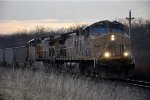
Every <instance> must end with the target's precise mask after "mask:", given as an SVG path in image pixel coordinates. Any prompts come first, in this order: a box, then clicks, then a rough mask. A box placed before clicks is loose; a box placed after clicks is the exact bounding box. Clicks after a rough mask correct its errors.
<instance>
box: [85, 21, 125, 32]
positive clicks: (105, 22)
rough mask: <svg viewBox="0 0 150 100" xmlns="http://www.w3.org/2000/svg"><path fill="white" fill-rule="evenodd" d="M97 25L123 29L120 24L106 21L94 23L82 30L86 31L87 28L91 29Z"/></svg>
mask: <svg viewBox="0 0 150 100" xmlns="http://www.w3.org/2000/svg"><path fill="white" fill-rule="evenodd" d="M97 25H106V26H108V27H112V26H113V25H118V26H120V27H124V25H123V24H122V23H120V22H118V21H113V22H111V21H108V20H103V21H99V22H95V23H93V24H91V25H89V26H86V27H84V28H82V29H83V30H84V29H87V28H89V27H93V26H97Z"/></svg>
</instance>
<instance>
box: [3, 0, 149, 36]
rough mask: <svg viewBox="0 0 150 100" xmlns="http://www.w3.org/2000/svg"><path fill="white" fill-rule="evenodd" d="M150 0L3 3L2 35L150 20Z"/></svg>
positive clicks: (13, 0)
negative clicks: (131, 18) (113, 21)
mask: <svg viewBox="0 0 150 100" xmlns="http://www.w3.org/2000/svg"><path fill="white" fill-rule="evenodd" d="M149 5H150V0H0V34H11V33H13V32H16V31H18V30H22V29H26V30H32V29H34V28H35V27H36V26H43V27H47V28H52V29H57V28H62V27H70V26H73V25H79V24H89V23H93V22H97V21H101V20H115V19H120V18H122V19H125V18H126V17H128V13H129V10H132V16H134V17H135V18H139V17H140V18H144V19H150V6H149Z"/></svg>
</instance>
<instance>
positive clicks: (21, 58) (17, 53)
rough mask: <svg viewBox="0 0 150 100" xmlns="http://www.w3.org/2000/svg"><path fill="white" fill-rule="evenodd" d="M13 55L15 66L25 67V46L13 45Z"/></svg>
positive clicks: (26, 56)
mask: <svg viewBox="0 0 150 100" xmlns="http://www.w3.org/2000/svg"><path fill="white" fill-rule="evenodd" d="M13 55H14V57H13V62H14V65H15V67H26V65H27V58H28V47H27V46H20V47H14V48H13Z"/></svg>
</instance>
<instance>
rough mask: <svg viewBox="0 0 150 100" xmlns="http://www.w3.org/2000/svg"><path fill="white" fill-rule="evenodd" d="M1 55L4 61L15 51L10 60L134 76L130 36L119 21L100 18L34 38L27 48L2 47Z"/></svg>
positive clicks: (75, 71)
mask: <svg viewBox="0 0 150 100" xmlns="http://www.w3.org/2000/svg"><path fill="white" fill-rule="evenodd" d="M11 50H12V51H11ZM7 51H10V52H9V53H11V54H8V53H7ZM0 55H1V58H0V61H1V62H2V61H3V60H4V62H6V60H7V58H8V56H10V55H11V56H12V57H11V56H10V57H9V58H10V59H11V60H10V59H9V61H7V63H9V64H10V63H14V62H15V64H16V63H17V64H19V65H23V66H25V65H30V66H35V65H36V63H38V64H39V62H40V63H42V64H51V65H52V64H53V65H58V66H60V67H59V68H61V69H62V70H67V71H71V72H73V73H84V74H95V75H99V76H113V75H115V76H117V77H118V76H120V75H123V76H130V75H131V74H132V72H133V70H134V64H135V62H134V57H133V55H132V54H131V48H130V37H129V36H128V35H127V34H126V33H125V32H124V25H122V24H120V23H118V22H116V21H114V22H110V21H100V22H97V23H94V24H92V25H90V26H87V27H84V28H80V29H78V30H75V31H73V32H70V33H65V34H59V35H55V36H50V37H46V38H41V39H33V40H31V41H29V42H28V45H27V46H25V47H24V48H21V47H18V48H13V49H10V50H9V49H8V50H7V49H4V50H0Z"/></svg>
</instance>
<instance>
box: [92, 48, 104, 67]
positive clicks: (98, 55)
mask: <svg viewBox="0 0 150 100" xmlns="http://www.w3.org/2000/svg"><path fill="white" fill-rule="evenodd" d="M106 49H107V47H106V48H105V49H103V50H102V51H99V52H98V53H97V55H96V56H95V58H94V68H95V66H96V63H97V59H98V57H100V55H101V54H102V53H103V52H104V51H105V50H106Z"/></svg>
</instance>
